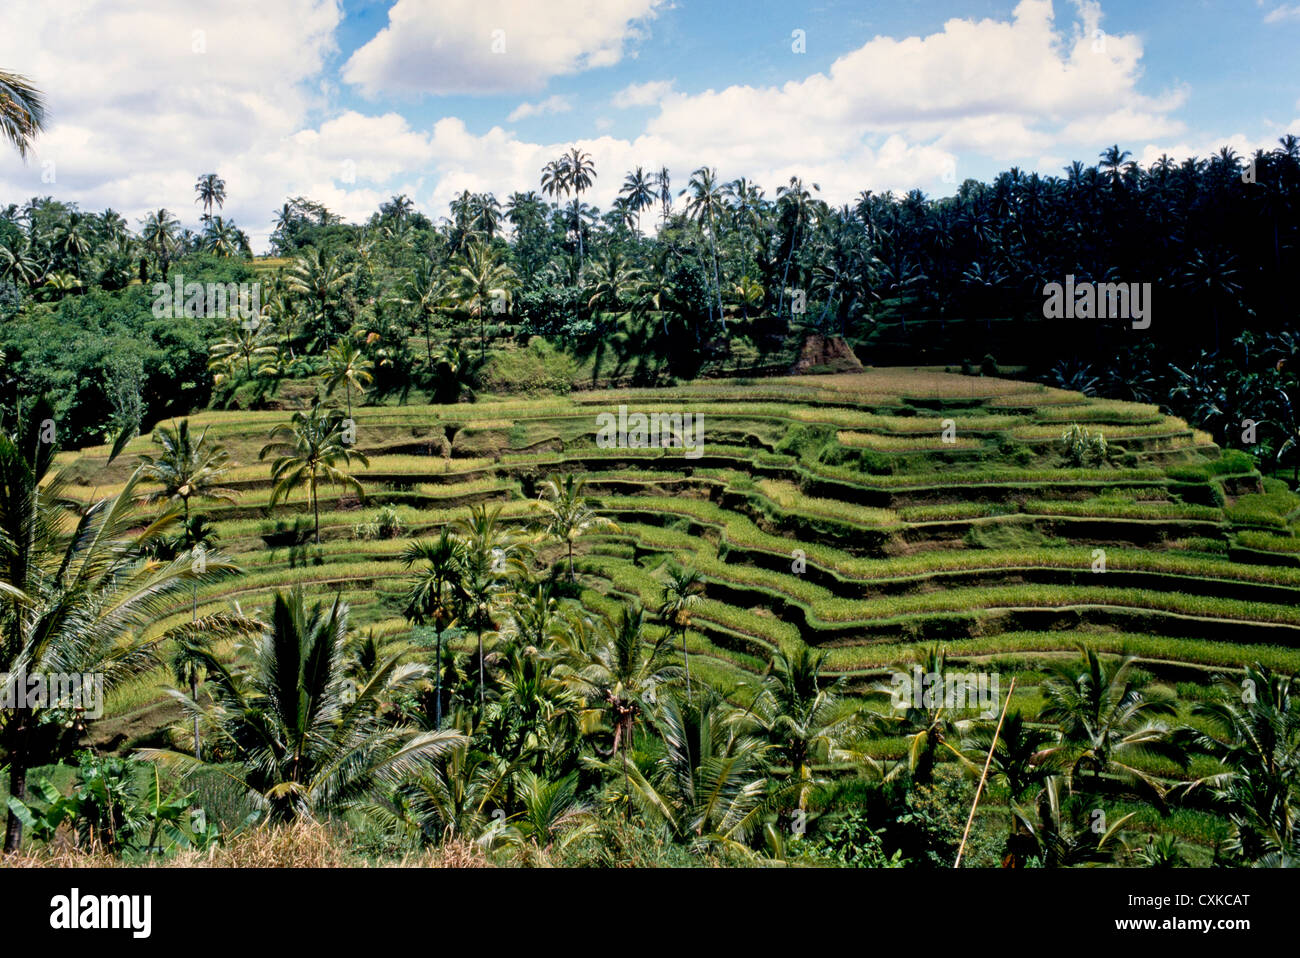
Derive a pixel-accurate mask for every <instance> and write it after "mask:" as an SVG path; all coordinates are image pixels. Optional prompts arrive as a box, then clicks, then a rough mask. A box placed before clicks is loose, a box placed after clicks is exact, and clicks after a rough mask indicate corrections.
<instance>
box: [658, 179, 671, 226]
mask: <svg viewBox="0 0 1300 958" xmlns="http://www.w3.org/2000/svg"><path fill="white" fill-rule="evenodd" d="M654 184H655V187H656V188H657V189H658V190H659V205H660V206H661V207H662V209H663V223H664V225H665V226H666V225H667V224H668V211H669V210H671V209H672V206H673V183H672V178H671V177H670V176H669V175H668V167H666V166H661V167H659V172H658V173H655V174H654Z"/></svg>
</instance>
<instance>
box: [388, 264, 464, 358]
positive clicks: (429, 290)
mask: <svg viewBox="0 0 1300 958" xmlns="http://www.w3.org/2000/svg"><path fill="white" fill-rule="evenodd" d="M397 301H398V302H400V303H403V304H405V305H407V306H414V307H415V310H416V312H417V313H419V316H420V321H421V323H422V325H423V326H424V353H425V359H427V360H428V361H429V363H432V362H433V316H434V314H435V313H440V312H445V311H446V310H448V309H450V308H451V307H452V306H453V305H455V301H456V297H455V290H453V289H452V287H451V285H450V284H449V283H448V282H447V277H446V274H445V273H444V272H443V271H442V270H440V269H438V267H437V266H435V265H434V263H433V261H432V260H425V261H423V262H421V263H420V265H419V266H417V267H416V269H415V273H414V274H413V275H412V276H411V278H410V279H408V280H407V281H406V283H405V285H404V286H403V287H402V295H401V296H400V297H399V298H398V300H397Z"/></svg>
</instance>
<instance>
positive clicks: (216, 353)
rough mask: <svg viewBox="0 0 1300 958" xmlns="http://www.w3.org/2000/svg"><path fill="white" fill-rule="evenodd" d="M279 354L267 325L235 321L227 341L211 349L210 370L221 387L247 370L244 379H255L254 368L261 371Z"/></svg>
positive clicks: (216, 343) (212, 346)
mask: <svg viewBox="0 0 1300 958" xmlns="http://www.w3.org/2000/svg"><path fill="white" fill-rule="evenodd" d="M275 354H276V346H275V337H274V336H273V335H272V333H271V327H270V325H269V324H268V323H262V322H257V323H253V322H246V321H244V320H235V321H234V322H232V323H231V324H230V326H229V327H228V328H227V330H226V336H225V338H224V339H220V340H218V341H217V342H215V343H213V344H212V345H211V346H209V347H208V355H209V359H208V369H210V370H212V371H213V373H214V377H213V378H214V381H215V382H216V383H217V384H218V385H220V384H221V383H222V382H225V381H226V380H227V379H233V378H235V376H237V375H238V369H239V367H240V366H241V365H242V366H243V367H244V377H245V378H246V379H250V380H251V379H252V378H253V364H254V363H257V364H258V367H259V369H260V368H261V367H262V366H263V365H264V364H265V363H266V362H267V361H268V360H270V359H272V358H273V357H274V356H275Z"/></svg>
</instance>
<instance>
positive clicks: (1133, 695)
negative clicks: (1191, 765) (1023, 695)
mask: <svg viewBox="0 0 1300 958" xmlns="http://www.w3.org/2000/svg"><path fill="white" fill-rule="evenodd" d="M1051 671H1052V676H1051V678H1049V679H1048V680H1047V682H1046V683H1045V684H1044V686H1043V695H1044V697H1045V698H1046V700H1047V705H1046V707H1045V708H1044V709H1043V711H1042V712H1041V713H1040V717H1041V719H1042V720H1043V721H1047V722H1056V723H1057V724H1058V725H1059V726H1060V729H1061V738H1062V742H1063V743H1064V744H1065V745H1066V746H1068V747H1067V748H1066V749H1064V750H1063V752H1065V753H1067V754H1065V755H1063V759H1065V760H1066V761H1068V763H1069V773H1070V775H1071V778H1072V779H1075V780H1076V781H1077V776H1078V773H1079V772H1080V771H1081V770H1083V769H1088V770H1090V771H1091V772H1092V776H1093V777H1094V778H1095V777H1096V776H1100V775H1102V774H1103V773H1108V772H1114V773H1117V774H1119V776H1120V777H1122V778H1124V779H1126V780H1128V781H1131V782H1136V783H1139V784H1140V785H1142V786H1144V787H1145V788H1146V789H1147V790H1149V791H1150V792H1151V793H1152V794H1153V795H1155V796H1156V797H1157V798H1162V797H1163V794H1164V793H1163V790H1162V788H1161V787H1160V785H1159V784H1158V783H1157V782H1156V780H1155V777H1154V776H1153V775H1152V774H1151V773H1150V772H1147V771H1145V770H1144V769H1141V768H1138V767H1136V766H1135V765H1133V764H1131V760H1132V759H1133V758H1143V757H1146V756H1157V757H1160V758H1164V759H1167V760H1169V761H1171V762H1174V763H1175V764H1177V765H1179V766H1181V767H1183V768H1186V766H1187V755H1186V752H1185V751H1184V749H1183V748H1182V747H1181V746H1180V745H1179V744H1178V742H1177V741H1176V740H1175V736H1173V734H1172V729H1171V728H1170V727H1169V726H1168V725H1167V724H1166V723H1164V722H1162V721H1160V719H1161V718H1164V717H1168V716H1172V715H1174V714H1176V709H1175V705H1174V696H1173V694H1172V693H1171V692H1170V691H1169V690H1168V689H1166V688H1163V687H1161V686H1153V685H1149V684H1148V683H1147V682H1146V681H1145V680H1144V679H1142V678H1141V677H1140V676H1139V675H1137V674H1135V673H1136V671H1137V660H1136V656H1134V655H1131V654H1128V653H1125V654H1123V655H1121V656H1120V657H1119V658H1117V659H1115V660H1113V661H1107V660H1105V659H1103V658H1102V657H1101V656H1100V655H1099V654H1098V653H1097V652H1096V651H1095V650H1094V649H1091V648H1084V649H1082V651H1081V656H1080V659H1079V660H1078V661H1077V662H1076V663H1073V664H1071V663H1066V664H1062V663H1054V664H1053V665H1052V666H1051Z"/></svg>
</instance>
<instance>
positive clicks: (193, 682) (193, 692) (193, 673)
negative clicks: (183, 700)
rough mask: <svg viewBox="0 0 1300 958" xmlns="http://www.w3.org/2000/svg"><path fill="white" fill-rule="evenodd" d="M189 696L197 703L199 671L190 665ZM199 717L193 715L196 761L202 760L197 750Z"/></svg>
mask: <svg viewBox="0 0 1300 958" xmlns="http://www.w3.org/2000/svg"><path fill="white" fill-rule="evenodd" d="M190 698H191V699H192V700H193V701H194V704H195V705H198V704H199V673H198V669H197V667H196V666H194V665H191V666H190ZM199 744H200V743H199V717H198V716H197V715H195V716H194V758H195V759H196V760H197V761H202V760H203V753H202V752H201V751H200V750H199Z"/></svg>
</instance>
